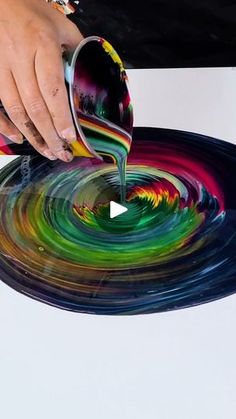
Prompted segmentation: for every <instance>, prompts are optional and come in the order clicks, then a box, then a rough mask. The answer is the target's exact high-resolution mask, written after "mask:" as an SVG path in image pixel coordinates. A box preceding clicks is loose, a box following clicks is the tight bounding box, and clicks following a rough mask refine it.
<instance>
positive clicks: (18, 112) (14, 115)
mask: <svg viewBox="0 0 236 419" xmlns="http://www.w3.org/2000/svg"><path fill="white" fill-rule="evenodd" d="M7 113H8V116H9V117H10V118H11V119H13V120H20V119H25V118H26V113H25V110H24V108H23V106H22V105H20V104H11V105H9V106H8V108H7Z"/></svg>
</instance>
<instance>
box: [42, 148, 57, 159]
mask: <svg viewBox="0 0 236 419" xmlns="http://www.w3.org/2000/svg"><path fill="white" fill-rule="evenodd" d="M43 154H44V156H45V157H47V159H49V160H57V157H56V156H55V155H54V154H53V153H52V152H51V151H50V150H46V151H44V153H43Z"/></svg>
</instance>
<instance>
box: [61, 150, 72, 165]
mask: <svg viewBox="0 0 236 419" xmlns="http://www.w3.org/2000/svg"><path fill="white" fill-rule="evenodd" d="M57 156H58V158H59V159H60V160H63V161H65V162H67V163H69V162H70V161H72V160H73V154H71V153H70V152H69V151H67V150H62V151H58V152H57Z"/></svg>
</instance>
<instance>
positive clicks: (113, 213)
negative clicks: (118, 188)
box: [110, 201, 128, 218]
mask: <svg viewBox="0 0 236 419" xmlns="http://www.w3.org/2000/svg"><path fill="white" fill-rule="evenodd" d="M126 211H128V208H126V207H124V206H123V205H120V204H117V202H115V201H110V218H115V217H118V215H121V214H124V212H126Z"/></svg>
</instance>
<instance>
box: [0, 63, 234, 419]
mask: <svg viewBox="0 0 236 419" xmlns="http://www.w3.org/2000/svg"><path fill="white" fill-rule="evenodd" d="M129 76H130V86H131V93H132V96H133V100H134V105H135V124H136V125H137V126H138V125H139V126H145V125H147V126H161V127H168V128H177V129H183V130H189V131H195V132H199V133H203V134H207V135H211V136H215V137H218V138H222V139H227V140H229V141H232V142H236V121H235V113H236V71H235V70H233V69H217V70H215V69H209V70H204V69H201V70H200V69H199V70H198V69H195V70H142V71H140V70H130V71H129ZM10 159H11V158H3V157H1V162H2V163H3V162H4V163H5V162H7V161H9V160H10ZM235 319H236V297H235V296H231V297H228V298H225V299H223V300H219V301H217V302H214V303H210V304H205V305H202V306H199V307H194V308H191V309H185V310H179V311H176V312H170V313H164V314H155V315H146V316H136V317H116V318H114V317H104V316H102V317H98V316H91V315H80V314H73V313H68V312H64V311H60V310H58V309H54V308H52V307H49V306H46V305H44V304H41V303H38V302H35V301H33V300H31V299H28V298H27V297H24V296H22V295H20V294H18V293H16V292H15V291H13V290H11V289H10V288H8V287H7V286H6V285H4V284H2V283H0V417H1V418H3V419H16V418H17V419H49V418H50V419H62V418H63V419H64V418H66V419H67V418H81V419H95V418H97V419H146V418H147V419H172V418H174V419H235V417H236V396H235V388H236V362H235V358H236V337H235Z"/></svg>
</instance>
